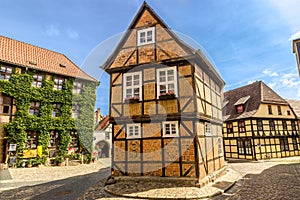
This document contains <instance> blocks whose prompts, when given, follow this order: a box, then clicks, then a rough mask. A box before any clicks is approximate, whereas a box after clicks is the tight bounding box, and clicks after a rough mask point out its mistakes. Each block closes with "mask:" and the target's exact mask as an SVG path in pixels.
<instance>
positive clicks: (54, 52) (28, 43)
mask: <svg viewBox="0 0 300 200" xmlns="http://www.w3.org/2000/svg"><path fill="white" fill-rule="evenodd" d="M0 37H3V38H6V39H10V40H13V41H16V42H19V43H23V44H26V45H29V46H32V47H37V48H40V49H43V50H46V51H51V52H53V53H57V54H60V55H64V56H66V55H65V54H63V53H60V52H58V51H53V50H51V49H47V48H45V47H41V46H37V45H34V44H30V43H27V42H24V41H20V40H17V39H14V38H10V37H7V36H4V35H0ZM66 57H67V56H66ZM67 58H68V57H67ZM75 65H76V64H75Z"/></svg>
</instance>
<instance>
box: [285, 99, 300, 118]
mask: <svg viewBox="0 0 300 200" xmlns="http://www.w3.org/2000/svg"><path fill="white" fill-rule="evenodd" d="M287 102H288V103H289V104H290V106H291V107H292V109H293V111H294V112H295V114H296V115H297V117H298V118H299V119H300V100H291V99H289V100H287Z"/></svg>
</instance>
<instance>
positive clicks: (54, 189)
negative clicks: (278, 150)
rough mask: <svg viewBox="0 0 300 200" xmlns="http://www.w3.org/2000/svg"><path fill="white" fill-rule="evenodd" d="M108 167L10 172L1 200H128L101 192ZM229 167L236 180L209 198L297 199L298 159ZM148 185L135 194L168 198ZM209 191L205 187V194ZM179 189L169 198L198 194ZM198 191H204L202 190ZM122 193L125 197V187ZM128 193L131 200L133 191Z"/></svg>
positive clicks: (299, 181)
mask: <svg viewBox="0 0 300 200" xmlns="http://www.w3.org/2000/svg"><path fill="white" fill-rule="evenodd" d="M108 166H109V160H106V162H105V163H104V162H102V163H101V162H99V161H98V162H97V163H94V164H91V165H78V166H67V167H52V168H49V170H50V171H49V170H48V172H49V173H48V174H46V173H45V172H44V173H42V171H44V170H41V169H38V168H31V169H10V171H11V172H12V173H11V176H12V180H1V181H0V186H1V187H0V189H1V193H0V196H1V198H0V199H78V200H92V199H110V200H114V199H124V200H125V199H130V198H125V197H117V196H113V195H110V194H108V193H106V192H105V191H104V183H105V181H106V178H107V177H108V175H109V168H107V167H108ZM228 167H229V168H230V170H234V171H235V172H237V174H238V175H239V180H238V181H237V183H236V184H235V185H234V186H233V187H232V188H231V189H229V190H228V191H227V192H226V193H224V194H222V195H219V196H215V197H212V198H211V199H213V200H223V199H228V200H229V199H230V200H237V199H243V200H248V199H289V200H290V199H296V200H297V199H300V195H299V191H300V177H299V175H300V157H293V158H284V159H276V160H275V159H274V160H270V161H258V162H242V161H234V162H230V163H228ZM45 168H46V167H45ZM25 171H26V172H32V173H31V174H30V173H24V172H25ZM33 172H35V173H33ZM25 174H26V175H25ZM22 180H23V181H22ZM217 181H218V179H217ZM148 184H151V185H152V186H153V188H152V189H149V191H147V190H145V188H146V187H145V183H143V182H139V183H138V184H136V191H138V190H144V192H145V195H147V193H148V194H149V196H148V197H151V194H153V193H154V189H158V190H159V191H160V195H163V193H164V192H165V196H163V197H164V198H170V197H171V196H170V195H168V194H169V192H170V187H167V185H166V186H165V187H164V186H163V184H158V185H157V187H155V183H148ZM128 189H129V188H128ZM171 189H173V190H174V189H176V188H171ZM209 189H211V188H206V191H209ZM180 190H182V193H180V192H177V193H178V196H174V194H175V192H174V194H173V196H172V197H173V198H177V199H185V198H187V197H188V196H186V195H184V194H189V197H191V196H195V195H196V196H197V195H198V196H199V194H198V193H197V192H198V191H200V190H197V189H195V188H194V187H191V188H189V187H185V188H184V187H181V188H180ZM174 191H175V190H174ZM201 191H205V188H202V189H201ZM123 192H124V194H126V188H125V189H124V191H123ZM130 194H131V196H132V197H134V193H132V191H131V193H130ZM137 195H138V192H137ZM131 199H132V198H131Z"/></svg>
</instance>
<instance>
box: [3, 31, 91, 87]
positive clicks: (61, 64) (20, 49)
mask: <svg viewBox="0 0 300 200" xmlns="http://www.w3.org/2000/svg"><path fill="white" fill-rule="evenodd" d="M0 62H4V63H9V64H12V65H17V66H21V67H28V68H30V69H36V70H40V71H45V72H48V73H53V74H59V75H63V76H68V77H74V78H80V79H84V80H88V81H93V82H97V80H96V79H94V78H93V77H91V76H90V75H88V74H87V73H85V72H84V71H83V70H81V69H80V68H79V67H78V66H77V65H75V64H74V63H73V62H72V61H71V60H70V59H69V58H68V57H66V56H65V55H64V54H61V53H58V52H55V51H51V50H48V49H45V48H41V47H38V46H34V45H31V44H27V43H25V42H20V41H17V40H14V39H11V38H7V37H4V36H0Z"/></svg>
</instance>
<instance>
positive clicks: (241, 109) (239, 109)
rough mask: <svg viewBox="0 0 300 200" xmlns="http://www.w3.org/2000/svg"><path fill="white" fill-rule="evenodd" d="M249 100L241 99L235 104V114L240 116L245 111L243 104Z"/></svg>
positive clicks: (247, 98) (247, 97) (248, 97)
mask: <svg viewBox="0 0 300 200" xmlns="http://www.w3.org/2000/svg"><path fill="white" fill-rule="evenodd" d="M249 99H250V96H246V97H242V98H240V99H239V100H237V102H235V104H234V105H235V108H236V113H238V114H240V113H243V112H244V111H245V104H246V103H247V101H248V100H249Z"/></svg>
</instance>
